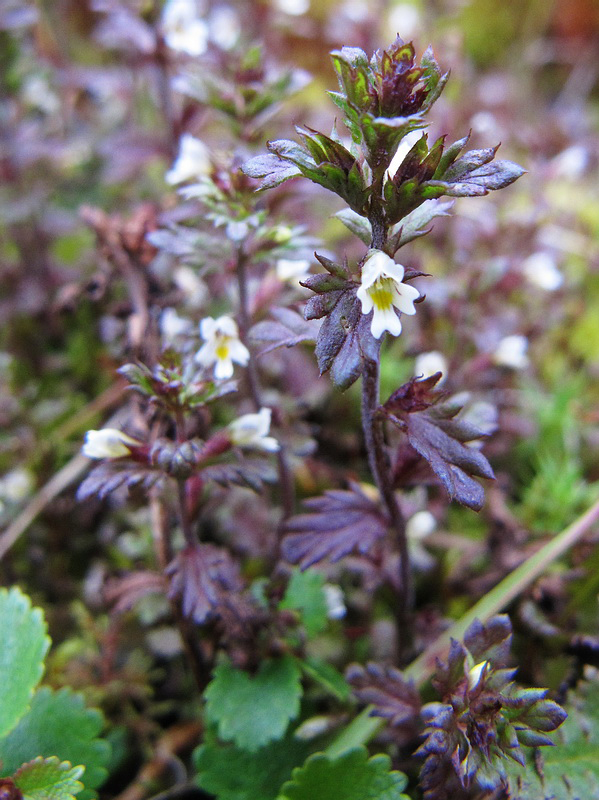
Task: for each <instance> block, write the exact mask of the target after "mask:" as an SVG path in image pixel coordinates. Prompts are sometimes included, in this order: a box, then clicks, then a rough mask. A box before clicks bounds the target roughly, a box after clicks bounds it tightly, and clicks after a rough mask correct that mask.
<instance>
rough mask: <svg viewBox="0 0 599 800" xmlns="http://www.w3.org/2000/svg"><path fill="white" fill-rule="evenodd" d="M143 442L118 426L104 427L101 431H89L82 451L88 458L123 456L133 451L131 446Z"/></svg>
mask: <svg viewBox="0 0 599 800" xmlns="http://www.w3.org/2000/svg"><path fill="white" fill-rule="evenodd" d="M140 444H141V442H138V441H137V439H133V438H132V437H131V436H127V434H126V433H123V432H122V431H119V430H117V429H116V428H102V430H100V431H88V432H87V433H86V434H85V444H84V445H83V447H82V448H81V452H82V453H83V455H84V456H87V457H88V458H121V457H122V456H128V455H129V453H130V452H131V449H130V446H133V447H136V446H139V445H140Z"/></svg>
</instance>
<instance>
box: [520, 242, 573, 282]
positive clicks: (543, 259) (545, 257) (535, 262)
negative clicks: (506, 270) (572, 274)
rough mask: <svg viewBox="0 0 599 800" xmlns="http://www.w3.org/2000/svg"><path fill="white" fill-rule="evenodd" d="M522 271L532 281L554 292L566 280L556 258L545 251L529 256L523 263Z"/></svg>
mask: <svg viewBox="0 0 599 800" xmlns="http://www.w3.org/2000/svg"><path fill="white" fill-rule="evenodd" d="M522 272H523V273H524V276H525V278H526V279H527V280H528V281H530V283H532V284H534V285H535V286H538V287H539V288H540V289H544V290H545V291H546V292H554V291H555V290H556V289H559V287H560V286H561V285H562V283H563V282H564V276H563V275H562V273H561V272H560V271H559V269H558V268H557V264H556V263H555V259H554V258H552V257H551V256H550V255H549V253H545V252H543V251H539V252H538V253H533V254H532V255H531V256H528V258H527V259H526V260H525V261H524V262H523V264H522Z"/></svg>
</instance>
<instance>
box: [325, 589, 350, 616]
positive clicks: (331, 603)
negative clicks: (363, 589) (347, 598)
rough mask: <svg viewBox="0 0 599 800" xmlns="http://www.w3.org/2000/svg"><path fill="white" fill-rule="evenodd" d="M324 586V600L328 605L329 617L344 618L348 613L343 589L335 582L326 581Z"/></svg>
mask: <svg viewBox="0 0 599 800" xmlns="http://www.w3.org/2000/svg"><path fill="white" fill-rule="evenodd" d="M322 588H323V591H324V601H325V603H326V606H327V617H328V618H329V619H342V618H343V617H344V616H345V615H346V613H347V608H346V607H345V602H344V598H343V590H342V589H341V587H340V586H337V585H336V584H334V583H325V585H324V586H323V587H322Z"/></svg>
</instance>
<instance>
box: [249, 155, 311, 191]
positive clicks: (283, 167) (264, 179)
mask: <svg viewBox="0 0 599 800" xmlns="http://www.w3.org/2000/svg"><path fill="white" fill-rule="evenodd" d="M242 170H243V172H244V173H245V174H246V175H249V177H250V178H259V179H261V183H260V186H259V187H258V188H259V190H263V189H274V188H275V186H280V185H281V184H282V183H285V181H288V180H289V179H290V178H297V176H298V175H301V172H300V171H299V169H298V168H297V167H296V166H295V165H294V164H290V163H289V162H288V161H283V160H281V159H280V158H279V156H278V155H275V154H274V153H266V154H265V155H261V156H256V157H255V158H251V159H250V160H249V161H246V162H245V164H244V165H243V166H242Z"/></svg>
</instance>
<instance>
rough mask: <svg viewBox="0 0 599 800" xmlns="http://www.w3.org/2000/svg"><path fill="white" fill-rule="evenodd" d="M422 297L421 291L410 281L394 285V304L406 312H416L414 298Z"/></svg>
mask: <svg viewBox="0 0 599 800" xmlns="http://www.w3.org/2000/svg"><path fill="white" fill-rule="evenodd" d="M419 297H420V292H419V291H418V289H416V287H415V286H410V284H409V283H400V284H399V285H398V284H395V285H394V287H393V305H394V306H395V307H396V308H398V309H399V310H400V311H402V312H403V313H404V314H410V315H412V314H415V313H416V309H415V308H414V300H417V299H418V298H419Z"/></svg>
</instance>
